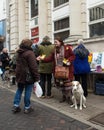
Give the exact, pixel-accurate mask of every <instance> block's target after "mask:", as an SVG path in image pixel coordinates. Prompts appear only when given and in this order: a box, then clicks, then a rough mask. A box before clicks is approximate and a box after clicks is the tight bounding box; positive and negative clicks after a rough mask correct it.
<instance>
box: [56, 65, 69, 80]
mask: <svg viewBox="0 0 104 130" xmlns="http://www.w3.org/2000/svg"><path fill="white" fill-rule="evenodd" d="M54 76H55V78H56V79H68V77H69V68H68V67H66V66H56V67H55V75H54Z"/></svg>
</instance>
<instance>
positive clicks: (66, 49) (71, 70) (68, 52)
mask: <svg viewBox="0 0 104 130" xmlns="http://www.w3.org/2000/svg"><path fill="white" fill-rule="evenodd" d="M64 58H66V59H67V60H68V61H69V62H70V63H71V64H70V65H69V80H73V78H74V75H73V74H74V67H73V64H72V62H73V60H74V59H75V55H74V53H73V51H72V49H71V47H70V46H69V45H64ZM49 61H54V71H55V66H56V62H55V61H56V60H55V51H54V52H53V53H52V54H51V55H50V56H49V57H48V58H45V59H44V61H43V62H49ZM54 71H53V73H54Z"/></svg>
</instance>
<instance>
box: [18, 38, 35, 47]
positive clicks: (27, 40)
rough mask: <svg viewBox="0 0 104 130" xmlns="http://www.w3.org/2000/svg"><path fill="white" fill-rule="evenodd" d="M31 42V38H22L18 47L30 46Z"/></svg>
mask: <svg viewBox="0 0 104 130" xmlns="http://www.w3.org/2000/svg"><path fill="white" fill-rule="evenodd" d="M32 44H33V42H32V40H30V39H23V40H22V41H21V44H20V47H31V46H32Z"/></svg>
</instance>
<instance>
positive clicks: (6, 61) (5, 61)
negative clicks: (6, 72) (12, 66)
mask: <svg viewBox="0 0 104 130" xmlns="http://www.w3.org/2000/svg"><path fill="white" fill-rule="evenodd" d="M0 59H1V62H2V68H3V69H5V68H6V67H8V66H9V62H10V58H9V55H8V53H2V54H1V56H0Z"/></svg>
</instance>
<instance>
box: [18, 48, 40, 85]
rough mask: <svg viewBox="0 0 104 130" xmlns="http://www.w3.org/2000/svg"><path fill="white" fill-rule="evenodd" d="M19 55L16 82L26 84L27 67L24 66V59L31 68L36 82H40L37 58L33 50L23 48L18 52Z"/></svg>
mask: <svg viewBox="0 0 104 130" xmlns="http://www.w3.org/2000/svg"><path fill="white" fill-rule="evenodd" d="M17 55H18V56H17V61H16V81H17V82H18V83H23V84H25V83H26V66H25V64H24V59H25V61H26V63H27V65H28V67H29V71H30V72H31V74H32V77H33V79H34V82H36V81H39V73H38V67H37V63H36V57H35V55H34V52H33V51H32V49H31V48H30V47H21V48H20V49H19V50H18V51H17Z"/></svg>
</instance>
